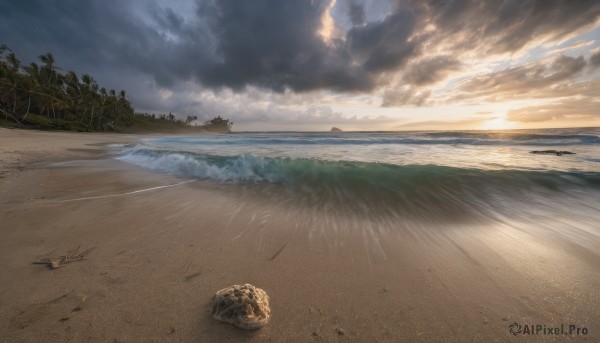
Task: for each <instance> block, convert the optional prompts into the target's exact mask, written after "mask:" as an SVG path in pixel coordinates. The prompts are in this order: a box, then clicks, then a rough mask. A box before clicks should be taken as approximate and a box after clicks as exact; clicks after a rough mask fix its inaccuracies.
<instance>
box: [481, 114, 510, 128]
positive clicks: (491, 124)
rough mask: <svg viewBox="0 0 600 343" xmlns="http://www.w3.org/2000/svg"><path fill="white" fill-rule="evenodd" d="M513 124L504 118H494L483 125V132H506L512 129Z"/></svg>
mask: <svg viewBox="0 0 600 343" xmlns="http://www.w3.org/2000/svg"><path fill="white" fill-rule="evenodd" d="M513 126H514V124H513V123H511V122H509V121H507V120H506V118H504V117H494V118H491V119H489V120H486V121H484V122H483V124H482V125H481V129H482V130H506V129H512V128H513Z"/></svg>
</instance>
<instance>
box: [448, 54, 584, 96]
mask: <svg viewBox="0 0 600 343" xmlns="http://www.w3.org/2000/svg"><path fill="white" fill-rule="evenodd" d="M585 66H586V62H585V59H584V58H583V56H579V57H569V56H565V55H560V56H558V57H556V58H554V59H552V60H541V61H535V62H532V63H529V64H526V65H523V66H519V67H513V68H508V69H505V70H501V71H499V72H495V73H489V74H484V75H479V76H475V77H472V78H469V79H466V80H465V81H463V82H462V83H460V84H459V85H458V86H457V88H456V89H455V90H453V91H452V93H454V96H453V97H452V100H453V101H457V100H465V99H473V98H484V99H485V100H486V101H506V100H513V99H523V98H532V97H533V98H539V97H548V96H556V95H557V93H556V89H557V88H561V86H563V84H562V82H563V81H567V80H569V79H572V78H574V77H576V76H577V75H579V74H580V73H581V71H582V70H583V69H584V67H585Z"/></svg>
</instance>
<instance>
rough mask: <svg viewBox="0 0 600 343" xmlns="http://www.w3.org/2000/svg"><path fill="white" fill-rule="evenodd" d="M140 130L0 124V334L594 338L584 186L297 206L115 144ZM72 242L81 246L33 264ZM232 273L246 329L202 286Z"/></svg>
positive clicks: (210, 287) (594, 251)
mask: <svg viewBox="0 0 600 343" xmlns="http://www.w3.org/2000/svg"><path fill="white" fill-rule="evenodd" d="M146 138H148V136H142V135H119V134H87V133H85V134H84V133H81V134H79V133H63V132H38V131H21V130H8V129H0V163H1V170H0V171H1V173H2V174H1V178H0V217H1V220H0V223H1V224H0V235H1V236H2V239H1V240H0V258H1V261H2V262H3V263H2V264H1V265H0V284H1V285H2V286H1V287H2V292H0V318H1V320H0V337H1V338H0V340H1V341H3V342H33V341H45V342H63V341H74V342H79V341H89V342H106V341H111V342H142V341H143V342H165V341H166V342H169V341H173V342H175V341H177V342H197V341H202V342H204V341H206V342H221V341H222V342H228V341H231V342H234V341H243V342H265V341H272V342H297V341H298V342H301V341H315V342H332V341H333V342H336V341H352V342H362V341H377V342H397V341H403V340H406V341H501V342H502V341H512V340H514V339H515V337H514V336H513V334H512V333H511V332H510V331H509V326H510V325H511V324H513V323H517V324H519V325H521V326H525V325H528V324H539V325H544V326H546V327H548V328H550V327H552V328H554V327H560V326H561V325H564V326H565V329H566V330H568V329H569V325H575V326H577V327H578V328H580V329H581V328H586V332H587V334H586V335H581V334H580V335H576V334H574V333H572V332H568V333H567V332H561V335H562V336H564V337H559V338H573V337H574V338H576V339H587V340H589V341H593V340H595V339H597V337H598V333H597V332H598V330H600V327H599V324H598V323H600V308H599V307H598V304H600V292H599V291H598V289H600V274H599V273H598V270H599V267H600V230H599V228H598V226H597V222H594V218H597V217H594V216H595V215H597V213H598V208H597V207H596V206H597V204H593V200H594V199H596V201H597V200H598V197H597V195H598V194H599V193H598V192H597V190H593V189H592V190H590V191H589V193H583V194H578V195H576V196H577V198H576V199H579V200H578V201H582V202H583V201H584V200H585V199H587V200H589V204H590V207H589V208H584V207H583V206H579V203H577V202H574V200H573V199H575V195H574V196H573V198H570V197H569V196H567V195H565V196H560V197H559V196H556V197H557V199H555V202H554V205H552V206H551V207H550V208H553V206H557V205H556V204H562V205H564V208H565V210H564V212H558V215H557V216H555V217H549V216H547V215H545V214H544V213H542V212H539V211H538V210H537V208H533V210H531V211H529V212H527V216H525V215H524V216H523V218H520V217H517V218H508V217H506V218H505V219H504V220H501V219H502V218H503V214H502V213H499V214H498V215H496V216H495V217H494V220H490V216H489V215H479V214H478V213H480V212H477V211H480V209H478V210H477V211H473V212H469V211H466V210H465V212H464V213H463V212H461V211H462V210H464V209H462V210H456V209H455V208H454V207H451V206H450V207H439V206H438V207H437V209H438V210H437V212H436V213H437V214H438V216H436V215H433V216H431V220H429V221H423V220H422V219H423V216H425V217H427V216H429V215H428V214H427V211H428V207H427V205H425V206H420V207H418V211H417V210H414V211H412V212H410V213H406V215H397V214H398V213H396V212H390V211H387V210H382V211H381V212H377V211H371V210H368V211H364V212H361V211H360V210H356V209H354V208H352V207H351V206H349V207H348V208H346V207H344V206H341V205H340V201H346V200H347V199H346V198H343V197H342V198H336V199H334V200H335V201H329V202H323V203H319V202H318V201H317V202H316V203H317V204H319V205H318V206H317V205H315V206H304V205H307V204H309V203H310V201H309V200H307V199H308V198H306V197H304V198H302V199H304V200H303V201H304V202H298V203H297V202H296V201H295V200H294V199H298V198H287V197H286V196H283V195H282V194H286V193H284V192H282V191H281V190H279V189H268V188H267V189H268V190H269V191H264V189H265V188H264V187H261V186H260V184H258V185H257V184H255V183H252V184H250V185H245V186H244V185H239V184H232V183H222V182H214V180H212V179H207V178H202V177H192V176H188V177H183V176H182V175H177V174H170V173H165V172H159V171H156V170H150V169H147V168H142V167H140V166H139V165H136V164H135V163H128V161H124V160H122V159H115V158H114V154H115V153H116V152H115V149H122V148H123V147H124V146H125V145H127V144H130V143H136V142H139V141H140V140H142V139H146ZM111 149H112V150H111ZM136 153H137V152H136ZM385 172H387V171H385ZM382 173H384V172H382ZM381 175H387V174H381ZM593 177H595V176H593ZM457 180H458V179H457ZM259 188H260V189H259ZM271 191H272V192H271ZM352 191H354V190H352ZM275 192H276V193H275ZM548 192H550V191H548ZM544 194H545V193H539V194H538V195H539V196H540V198H537V199H538V201H540V202H543V201H545V200H544V199H549V198H544V197H543V195H544ZM500 195H502V194H500ZM390 196H391V195H390ZM286 199H287V200H286ZM289 199H292V200H291V201H288V200H289ZM340 199H342V200H340ZM344 199H346V200H344ZM364 199H366V200H365V201H371V200H370V199H371V198H368V197H365V198H364ZM498 199H500V200H502V199H504V198H502V197H499V198H498ZM582 199H583V200H582ZM500 200H498V201H500ZM505 200H506V201H507V202H508V205H507V206H510V201H511V200H510V199H505ZM299 204H301V205H303V206H299ZM569 204H571V205H572V204H575V205H577V206H572V208H569ZM440 206H441V205H440ZM359 207H360V206H359ZM440 209H444V210H447V212H448V213H445V212H444V211H442V210H440ZM440 211H441V212H440ZM475 212H477V213H475ZM418 213H424V214H422V215H421V216H417V215H416V214H418ZM440 213H445V214H444V217H443V218H446V219H444V220H442V219H440V218H442V217H441V214H440ZM590 213H592V214H590ZM467 214H472V215H467ZM578 214H581V215H580V216H578ZM586 215H587V217H586ZM525 217H527V218H525ZM511 219H515V220H514V221H511ZM77 247H80V249H81V250H86V249H92V250H91V251H90V252H89V254H87V255H86V257H85V259H84V260H82V261H77V262H73V263H70V264H68V265H65V266H64V267H61V268H58V269H55V270H49V269H48V268H47V267H46V266H44V265H39V264H33V262H35V261H38V260H39V259H41V258H44V257H52V256H58V255H61V254H65V253H66V252H68V251H70V250H74V249H76V248H77ZM244 283H250V284H252V285H254V286H257V287H260V288H262V289H264V290H265V291H266V292H267V293H268V294H269V297H270V304H271V315H272V317H271V320H270V322H269V323H268V324H267V325H266V326H265V327H263V328H262V329H260V330H257V331H242V330H239V329H236V328H234V327H232V326H230V325H226V324H223V323H220V322H217V321H215V320H214V319H212V317H211V300H212V299H211V297H212V295H213V294H214V293H215V292H216V291H218V290H220V289H222V288H225V287H227V286H230V285H233V284H244ZM537 336H545V335H543V334H542V333H539V334H538V335H537ZM518 338H523V337H518ZM526 338H529V339H533V338H536V337H533V336H529V337H526ZM541 338H548V337H541Z"/></svg>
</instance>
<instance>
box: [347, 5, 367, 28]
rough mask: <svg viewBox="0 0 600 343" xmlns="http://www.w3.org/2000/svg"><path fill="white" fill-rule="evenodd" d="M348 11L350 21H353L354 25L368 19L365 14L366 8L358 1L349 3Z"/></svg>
mask: <svg viewBox="0 0 600 343" xmlns="http://www.w3.org/2000/svg"><path fill="white" fill-rule="evenodd" d="M347 13H348V18H349V19H350V22H352V25H354V26H359V25H363V24H365V23H366V21H367V19H366V15H365V8H364V7H363V5H362V4H359V3H356V2H351V3H349V4H348V9H347Z"/></svg>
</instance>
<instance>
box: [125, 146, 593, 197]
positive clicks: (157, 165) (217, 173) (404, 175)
mask: <svg viewBox="0 0 600 343" xmlns="http://www.w3.org/2000/svg"><path fill="white" fill-rule="evenodd" d="M118 159H120V160H123V161H126V162H130V163H133V164H136V165H138V166H141V167H144V168H148V169H152V170H157V171H162V172H166V173H170V174H173V175H177V176H181V177H192V178H200V179H210V180H215V181H219V182H229V183H246V182H251V183H263V182H266V183H281V184H285V185H293V184H298V185H303V186H312V187H343V188H350V189H352V188H355V189H360V188H365V189H371V190H384V189H388V190H394V191H402V190H408V189H416V188H418V187H423V186H436V187H453V188H460V187H466V186H467V185H479V186H481V187H484V186H492V185H495V186H498V187H517V188H521V187H526V186H528V185H543V186H546V187H549V188H557V187H560V186H566V185H574V184H576V185H587V186H592V187H597V186H599V185H600V174H598V173H594V172H562V171H536V170H483V169H475V168H471V169H469V168H457V167H449V166H440V165H395V164H387V163H368V162H355V161H328V160H319V159H301V158H298V159H294V158H283V157H281V158H277V157H261V156H257V155H254V154H242V155H235V156H220V155H210V154H197V153H191V152H185V151H164V150H153V149H145V148H141V149H140V148H136V149H129V150H127V151H126V152H125V153H124V154H122V155H121V156H120V157H118Z"/></svg>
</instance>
